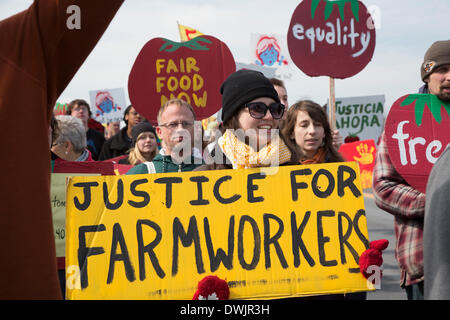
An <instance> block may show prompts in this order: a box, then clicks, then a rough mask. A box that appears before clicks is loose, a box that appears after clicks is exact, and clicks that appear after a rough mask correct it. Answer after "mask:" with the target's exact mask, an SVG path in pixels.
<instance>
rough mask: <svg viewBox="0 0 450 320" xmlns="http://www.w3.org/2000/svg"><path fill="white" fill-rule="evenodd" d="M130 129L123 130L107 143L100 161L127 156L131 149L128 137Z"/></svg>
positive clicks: (104, 145)
mask: <svg viewBox="0 0 450 320" xmlns="http://www.w3.org/2000/svg"><path fill="white" fill-rule="evenodd" d="M127 130H128V127H124V128H122V130H120V132H119V133H117V134H116V135H115V136H112V137H111V138H109V139H108V140H106V141H105V143H104V144H103V147H102V151H101V152H100V155H99V158H98V159H99V160H100V161H103V160H107V159H111V158H115V157H118V156H121V155H124V154H126V152H127V151H128V150H129V149H130V148H131V139H130V138H128V135H127Z"/></svg>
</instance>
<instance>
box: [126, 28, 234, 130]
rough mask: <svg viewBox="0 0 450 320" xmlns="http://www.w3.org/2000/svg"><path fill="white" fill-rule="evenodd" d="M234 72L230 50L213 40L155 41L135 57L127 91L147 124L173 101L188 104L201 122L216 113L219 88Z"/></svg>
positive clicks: (200, 38)
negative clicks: (165, 104)
mask: <svg viewBox="0 0 450 320" xmlns="http://www.w3.org/2000/svg"><path fill="white" fill-rule="evenodd" d="M234 71H236V63H235V62H234V58H233V55H232V54H231V51H230V50H229V49H228V47H227V45H226V44H225V43H223V42H222V41H220V40H219V39H217V38H215V37H212V36H198V37H195V38H194V39H192V40H190V41H186V42H174V41H171V40H168V39H164V38H155V39H152V40H150V41H149V42H147V43H146V44H145V46H144V47H143V48H142V50H141V52H140V53H139V55H138V57H137V58H136V61H135V63H134V65H133V68H132V70H131V72H130V76H129V80H128V92H129V96H130V100H131V102H132V104H133V106H134V107H135V108H136V110H137V111H138V112H139V113H140V114H142V115H143V116H144V117H145V118H147V119H148V120H150V121H155V120H156V118H157V114H158V111H159V108H160V107H161V106H162V105H163V104H164V103H165V102H166V101H168V100H170V99H174V98H178V99H182V100H184V101H186V102H188V103H189V104H190V105H192V107H193V108H194V111H195V114H196V116H197V120H201V119H206V118H208V117H210V116H211V115H213V114H214V113H216V112H217V111H219V109H220V107H221V105H222V102H221V95H220V86H221V85H222V82H223V81H224V80H225V79H226V78H227V77H228V76H229V75H230V74H231V73H233V72H234Z"/></svg>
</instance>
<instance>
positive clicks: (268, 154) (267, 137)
mask: <svg viewBox="0 0 450 320" xmlns="http://www.w3.org/2000/svg"><path fill="white" fill-rule="evenodd" d="M220 93H221V94H222V122H223V127H224V129H225V132H224V133H223V135H222V136H221V137H220V138H219V139H218V140H217V144H216V145H215V147H214V149H213V150H212V153H211V154H210V155H209V157H206V159H205V162H206V163H207V164H206V165H202V166H200V167H198V168H197V169H196V170H195V171H201V170H214V169H230V168H234V169H239V168H254V167H269V166H270V167H273V166H279V165H284V164H294V163H296V159H293V158H294V157H295V156H296V154H295V153H294V152H293V151H292V150H291V149H289V147H288V146H287V145H286V143H285V142H284V139H283V138H282V137H281V136H280V134H279V125H280V121H281V118H282V116H283V114H284V111H285V106H284V105H283V104H281V103H280V100H279V98H278V94H277V92H276V90H275V88H274V87H273V85H272V83H271V82H270V80H269V79H267V78H266V77H265V76H264V75H263V74H262V73H261V72H258V71H253V70H239V71H237V72H235V73H233V74H231V75H230V76H229V77H228V78H227V79H226V80H225V81H224V82H223V84H222V86H221V88H220Z"/></svg>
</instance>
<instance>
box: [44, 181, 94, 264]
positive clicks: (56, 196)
mask: <svg viewBox="0 0 450 320" xmlns="http://www.w3.org/2000/svg"><path fill="white" fill-rule="evenodd" d="M80 175H82V174H79V173H52V175H51V179H50V204H51V207H52V215H53V231H54V233H55V248H56V257H58V258H59V257H64V256H65V254H66V239H65V238H66V179H67V177H69V176H80ZM83 175H85V176H88V175H89V176H94V175H97V176H98V175H100V174H87V173H85V174H83Z"/></svg>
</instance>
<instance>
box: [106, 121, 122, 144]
mask: <svg viewBox="0 0 450 320" xmlns="http://www.w3.org/2000/svg"><path fill="white" fill-rule="evenodd" d="M119 131H120V121H111V122H108V124H107V125H106V130H105V139H106V140H108V139H109V138H112V137H113V136H115V135H116V134H118V133H119Z"/></svg>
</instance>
